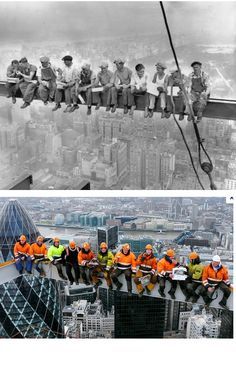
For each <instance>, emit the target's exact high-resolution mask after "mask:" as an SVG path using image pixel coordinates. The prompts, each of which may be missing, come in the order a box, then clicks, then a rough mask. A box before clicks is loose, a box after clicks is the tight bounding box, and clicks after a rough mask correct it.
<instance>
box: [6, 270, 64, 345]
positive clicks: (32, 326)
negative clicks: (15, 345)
mask: <svg viewBox="0 0 236 380" xmlns="http://www.w3.org/2000/svg"><path fill="white" fill-rule="evenodd" d="M63 337H64V326H63V317H62V310H61V304H60V295H59V291H58V285H57V282H56V281H55V280H53V279H48V278H43V277H36V276H32V275H21V276H19V277H17V278H15V279H13V280H11V281H8V282H5V283H3V284H1V285H0V338H63Z"/></svg>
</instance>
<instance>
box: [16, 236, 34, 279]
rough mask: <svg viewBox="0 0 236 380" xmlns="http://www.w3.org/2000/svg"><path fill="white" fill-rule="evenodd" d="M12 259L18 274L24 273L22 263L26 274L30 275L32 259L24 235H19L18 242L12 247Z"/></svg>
mask: <svg viewBox="0 0 236 380" xmlns="http://www.w3.org/2000/svg"><path fill="white" fill-rule="evenodd" d="M14 257H15V264H16V269H17V270H18V271H19V273H20V274H22V273H23V272H24V265H23V264H24V262H25V269H26V272H27V273H29V274H32V272H31V270H32V264H33V257H32V256H31V254H30V244H29V243H27V240H26V237H25V235H21V236H20V239H19V241H17V242H16V244H15V245H14Z"/></svg>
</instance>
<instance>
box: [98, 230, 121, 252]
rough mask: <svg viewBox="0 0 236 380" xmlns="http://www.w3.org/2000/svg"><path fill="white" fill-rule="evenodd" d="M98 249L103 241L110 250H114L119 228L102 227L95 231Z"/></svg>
mask: <svg viewBox="0 0 236 380" xmlns="http://www.w3.org/2000/svg"><path fill="white" fill-rule="evenodd" d="M97 238H98V247H99V245H100V244H101V243H102V242H103V241H104V242H106V243H107V245H108V247H109V248H110V249H114V248H115V247H116V245H117V243H118V238H119V227H118V226H112V227H108V228H107V227H102V228H98V229H97Z"/></svg>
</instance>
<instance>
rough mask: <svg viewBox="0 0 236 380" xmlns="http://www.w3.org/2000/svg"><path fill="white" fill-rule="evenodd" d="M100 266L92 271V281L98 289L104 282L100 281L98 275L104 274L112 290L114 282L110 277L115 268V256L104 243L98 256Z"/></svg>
mask: <svg viewBox="0 0 236 380" xmlns="http://www.w3.org/2000/svg"><path fill="white" fill-rule="evenodd" d="M97 261H98V264H99V265H97V266H96V267H95V268H94V270H93V271H92V280H93V283H94V284H95V286H96V287H98V286H99V285H101V284H102V281H101V280H99V278H98V275H99V274H100V273H103V275H104V278H105V280H106V283H107V286H108V288H109V289H110V290H112V281H111V277H110V273H111V270H112V268H113V261H114V256H113V253H112V252H111V251H109V250H108V246H107V243H105V242H102V243H101V244H100V250H99V252H98V254H97Z"/></svg>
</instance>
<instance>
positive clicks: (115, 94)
mask: <svg viewBox="0 0 236 380" xmlns="http://www.w3.org/2000/svg"><path fill="white" fill-rule="evenodd" d="M110 90H111V106H112V110H111V112H115V111H116V108H117V97H118V91H117V89H116V88H115V87H111V88H110Z"/></svg>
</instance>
